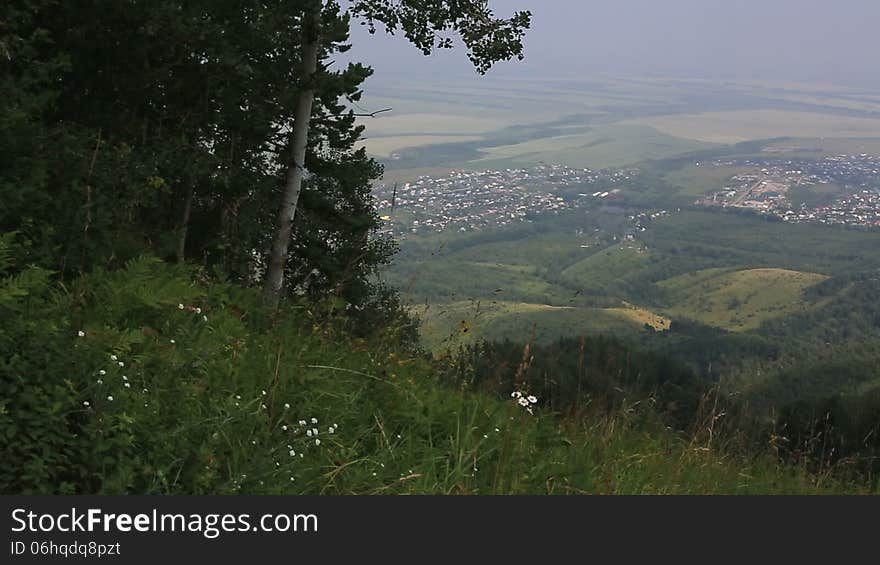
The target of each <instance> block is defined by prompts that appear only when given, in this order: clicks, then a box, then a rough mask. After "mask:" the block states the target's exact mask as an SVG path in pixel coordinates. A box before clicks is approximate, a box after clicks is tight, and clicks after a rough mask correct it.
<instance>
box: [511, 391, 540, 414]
mask: <svg viewBox="0 0 880 565" xmlns="http://www.w3.org/2000/svg"><path fill="white" fill-rule="evenodd" d="M510 397H511V398H513V399H514V400H515V401H516V403H517V404H519V405H520V406H522V407H523V409H525V411H526V412H528V413H529V414H534V413H535V411H534V409H533V408H534V406H535V404H537V403H538V399H537V397H535V396H534V395H531V394H528V393H527V392H520V391H518V390H515V391H513V392H511V393H510Z"/></svg>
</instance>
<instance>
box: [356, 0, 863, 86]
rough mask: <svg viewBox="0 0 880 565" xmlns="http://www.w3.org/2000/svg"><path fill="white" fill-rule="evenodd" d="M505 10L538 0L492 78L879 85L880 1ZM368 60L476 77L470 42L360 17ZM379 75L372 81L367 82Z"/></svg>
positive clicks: (688, 0) (552, 5) (565, 1)
mask: <svg viewBox="0 0 880 565" xmlns="http://www.w3.org/2000/svg"><path fill="white" fill-rule="evenodd" d="M490 6H491V7H492V8H493V9H494V10H495V12H496V14H497V15H498V16H508V15H510V14H511V13H513V11H515V10H521V9H529V10H531V11H532V13H533V27H532V29H531V30H530V31H529V33H528V35H527V37H526V50H525V59H524V60H523V61H510V62H505V63H500V64H498V65H497V66H496V67H495V68H494V69H492V70H491V71H490V72H489V74H488V75H487V76H486V77H482V79H483V80H488V81H491V80H492V79H493V78H495V79H513V78H518V79H519V78H553V77H560V78H561V77H567V78H576V76H577V75H583V74H585V73H588V74H589V76H626V77H640V76H644V77H652V78H678V79H706V80H713V81H725V80H758V81H770V82H778V83H802V84H818V85H829V86H841V87H849V88H855V89H868V90H871V91H880V62H878V61H877V59H876V53H878V52H880V39H878V36H877V34H876V33H875V30H874V29H873V26H874V22H877V21H880V3H876V2H870V1H868V0H841V1H839V2H835V3H834V5H833V7H830V6H828V5H827V3H826V2H822V1H821V0H770V1H769V2H760V3H759V2H758V1H757V0H739V1H735V0H734V1H730V0H728V1H721V0H670V1H669V2H666V3H663V4H662V5H661V4H657V3H656V2H651V1H649V0H626V1H623V2H615V3H613V4H612V3H610V2H590V3H584V2H583V1H579V0H553V2H544V3H535V2H529V1H527V0H490ZM354 27H355V30H354V33H353V35H352V44H353V45H354V48H353V49H352V50H351V52H350V53H349V54H347V55H346V56H345V57H342V58H340V60H342V61H346V60H352V61H359V62H362V63H364V64H366V65H368V66H371V67H373V68H374V69H375V71H376V75H375V77H374V79H373V80H372V81H371V82H373V83H375V82H377V80H376V79H377V78H383V79H386V80H395V79H398V78H412V77H413V76H416V77H418V78H426V77H430V78H431V79H432V81H443V80H447V79H455V80H461V79H467V77H476V76H477V75H476V73H475V72H474V71H473V69H472V68H471V66H470V63H469V62H468V60H467V56H466V54H465V52H464V50H463V49H461V48H455V49H452V50H446V51H441V52H437V53H435V54H433V55H431V56H429V57H425V56H424V55H422V54H421V53H420V52H419V51H418V50H417V49H416V48H415V47H412V46H411V45H408V44H407V42H406V40H405V39H403V38H402V37H400V36H393V37H392V36H388V35H387V34H386V33H385V32H384V30H381V29H380V30H378V31H377V33H376V34H375V35H374V36H370V35H369V34H368V33H367V32H366V31H365V30H364V29H363V28H362V27H361V26H354ZM367 85H368V86H369V85H370V82H368V83H367Z"/></svg>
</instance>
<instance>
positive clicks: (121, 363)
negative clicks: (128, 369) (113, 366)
mask: <svg viewBox="0 0 880 565" xmlns="http://www.w3.org/2000/svg"><path fill="white" fill-rule="evenodd" d="M117 364H118V365H119V366H120V367H125V363H123V362H122V361H120V362H119V363H117Z"/></svg>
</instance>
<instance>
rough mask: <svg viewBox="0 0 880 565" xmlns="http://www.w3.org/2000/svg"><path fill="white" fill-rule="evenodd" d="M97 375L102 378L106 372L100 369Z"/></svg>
mask: <svg viewBox="0 0 880 565" xmlns="http://www.w3.org/2000/svg"><path fill="white" fill-rule="evenodd" d="M98 374H99V375H102V376H103V375H106V374H107V371H105V370H104V369H101V370H100V371H98Z"/></svg>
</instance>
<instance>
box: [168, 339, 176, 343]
mask: <svg viewBox="0 0 880 565" xmlns="http://www.w3.org/2000/svg"><path fill="white" fill-rule="evenodd" d="M168 341H170V342H171V343H177V342H176V341H174V340H173V339H169V340H168Z"/></svg>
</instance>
